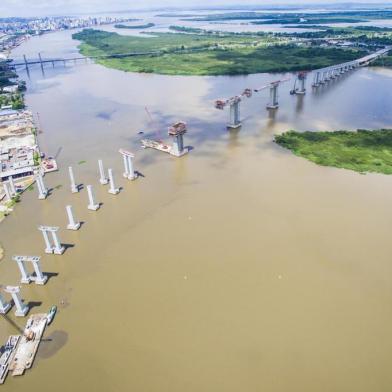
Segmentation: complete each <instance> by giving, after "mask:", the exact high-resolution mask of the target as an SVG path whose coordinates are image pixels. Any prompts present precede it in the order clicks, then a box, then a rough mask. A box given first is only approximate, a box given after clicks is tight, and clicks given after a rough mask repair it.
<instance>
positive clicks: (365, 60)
mask: <svg viewBox="0 0 392 392" xmlns="http://www.w3.org/2000/svg"><path fill="white" fill-rule="evenodd" d="M391 49H392V46H387V47H385V48H384V49H380V50H378V51H377V52H374V53H371V54H369V55H367V56H365V57H361V58H360V59H357V60H353V61H348V62H346V63H341V64H336V65H332V66H330V67H325V68H320V69H316V70H315V71H314V79H313V84H312V86H313V87H318V86H320V85H323V84H325V83H327V82H328V81H330V80H332V79H335V78H336V77H337V76H339V75H342V74H344V73H346V72H347V71H350V70H352V69H355V68H358V67H362V66H366V65H368V64H369V63H371V62H372V61H374V60H377V59H378V58H379V57H381V56H384V55H385V54H387V53H388V52H389V51H390V50H391Z"/></svg>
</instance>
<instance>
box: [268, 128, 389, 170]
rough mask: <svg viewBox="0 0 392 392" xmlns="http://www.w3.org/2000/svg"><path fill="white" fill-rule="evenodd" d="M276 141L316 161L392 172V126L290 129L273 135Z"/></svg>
mask: <svg viewBox="0 0 392 392" xmlns="http://www.w3.org/2000/svg"><path fill="white" fill-rule="evenodd" d="M275 142H276V143H277V144H279V145H280V146H282V147H285V148H287V149H289V150H291V151H292V152H293V153H294V154H295V155H298V156H300V157H303V158H306V159H308V160H310V161H312V162H314V163H316V164H318V165H322V166H332V167H337V168H344V169H350V170H354V171H356V172H359V173H367V172H373V173H382V174H392V129H380V130H361V129H359V130H358V131H356V132H351V131H335V132H309V131H308V132H296V131H289V132H286V133H284V134H282V135H277V136H275Z"/></svg>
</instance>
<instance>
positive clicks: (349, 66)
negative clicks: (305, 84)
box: [312, 60, 360, 87]
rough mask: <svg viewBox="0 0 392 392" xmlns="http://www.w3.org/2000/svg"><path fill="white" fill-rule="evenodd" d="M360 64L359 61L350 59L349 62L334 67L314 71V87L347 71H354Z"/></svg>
mask: <svg viewBox="0 0 392 392" xmlns="http://www.w3.org/2000/svg"><path fill="white" fill-rule="evenodd" d="M359 66H360V62H359V61H357V60H356V61H350V62H348V63H343V64H339V65H336V66H333V67H327V68H321V69H318V70H316V71H314V79H313V84H312V87H319V86H322V85H323V84H326V83H328V82H330V81H331V80H334V79H336V78H338V77H340V76H341V75H344V74H345V73H346V72H349V71H352V70H353V69H355V68H358V67H359Z"/></svg>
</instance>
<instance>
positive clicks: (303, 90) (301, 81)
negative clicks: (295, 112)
mask: <svg viewBox="0 0 392 392" xmlns="http://www.w3.org/2000/svg"><path fill="white" fill-rule="evenodd" d="M298 81H299V88H298V90H297V91H296V94H299V95H305V94H306V74H305V73H304V74H301V75H299V76H298Z"/></svg>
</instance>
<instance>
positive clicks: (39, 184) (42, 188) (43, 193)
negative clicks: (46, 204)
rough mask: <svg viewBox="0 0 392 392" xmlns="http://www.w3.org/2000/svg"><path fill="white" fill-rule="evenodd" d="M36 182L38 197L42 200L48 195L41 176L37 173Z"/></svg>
mask: <svg viewBox="0 0 392 392" xmlns="http://www.w3.org/2000/svg"><path fill="white" fill-rule="evenodd" d="M36 183H37V187H38V199H40V200H44V199H46V197H47V196H48V190H47V189H46V187H45V184H44V180H43V178H42V174H41V173H39V174H38V175H37V177H36Z"/></svg>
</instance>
